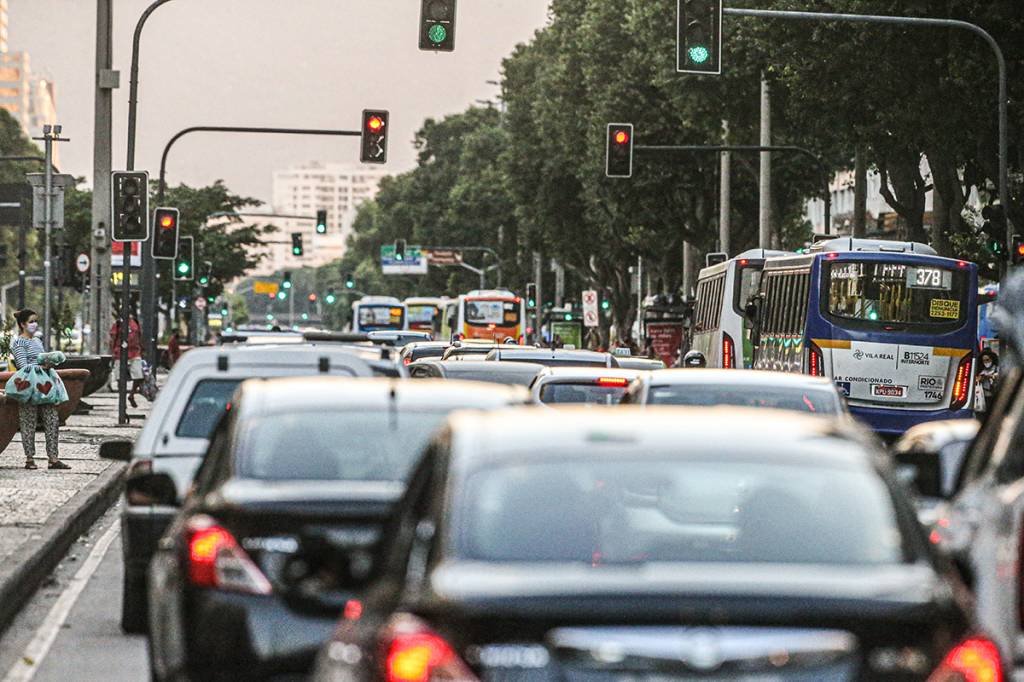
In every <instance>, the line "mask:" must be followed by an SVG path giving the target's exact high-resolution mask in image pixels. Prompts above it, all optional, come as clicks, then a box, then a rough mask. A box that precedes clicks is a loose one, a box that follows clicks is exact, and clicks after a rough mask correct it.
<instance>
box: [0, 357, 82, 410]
mask: <svg viewBox="0 0 1024 682" xmlns="http://www.w3.org/2000/svg"><path fill="white" fill-rule="evenodd" d="M4 392H5V393H6V394H7V397H8V398H11V399H12V400H16V401H17V402H19V403H28V404H29V405H59V404H61V403H63V402H67V399H68V391H67V389H66V388H65V387H64V382H63V381H61V380H60V377H59V376H57V373H56V372H55V371H53V370H52V369H43V368H42V367H40V366H39V365H28V366H27V367H23V368H21V369H19V370H18V371H17V372H15V373H14V375H13V376H11V378H10V379H8V380H7V383H6V384H5V385H4Z"/></svg>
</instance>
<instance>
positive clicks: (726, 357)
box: [722, 332, 736, 369]
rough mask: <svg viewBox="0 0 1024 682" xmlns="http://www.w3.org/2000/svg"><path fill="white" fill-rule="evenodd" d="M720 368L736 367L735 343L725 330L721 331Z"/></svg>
mask: <svg viewBox="0 0 1024 682" xmlns="http://www.w3.org/2000/svg"><path fill="white" fill-rule="evenodd" d="M722 369H736V344H734V343H733V341H732V337H731V336H729V335H728V334H726V333H725V332H722Z"/></svg>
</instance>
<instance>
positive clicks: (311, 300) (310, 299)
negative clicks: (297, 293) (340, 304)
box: [309, 294, 316, 303]
mask: <svg viewBox="0 0 1024 682" xmlns="http://www.w3.org/2000/svg"><path fill="white" fill-rule="evenodd" d="M309 302H310V303H316V294H310V295H309Z"/></svg>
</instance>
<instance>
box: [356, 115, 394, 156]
mask: <svg viewBox="0 0 1024 682" xmlns="http://www.w3.org/2000/svg"><path fill="white" fill-rule="evenodd" d="M359 160H360V161H362V162H363V163H386V162H387V160H388V112H386V111H381V110H373V109H364V110H363V127H362V136H361V139H360V151H359Z"/></svg>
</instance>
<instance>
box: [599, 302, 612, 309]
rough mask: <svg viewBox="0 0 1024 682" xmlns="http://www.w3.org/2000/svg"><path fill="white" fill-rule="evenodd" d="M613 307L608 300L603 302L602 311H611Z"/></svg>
mask: <svg viewBox="0 0 1024 682" xmlns="http://www.w3.org/2000/svg"><path fill="white" fill-rule="evenodd" d="M611 307H612V302H611V301H608V300H604V301H601V310H609V309H611Z"/></svg>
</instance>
